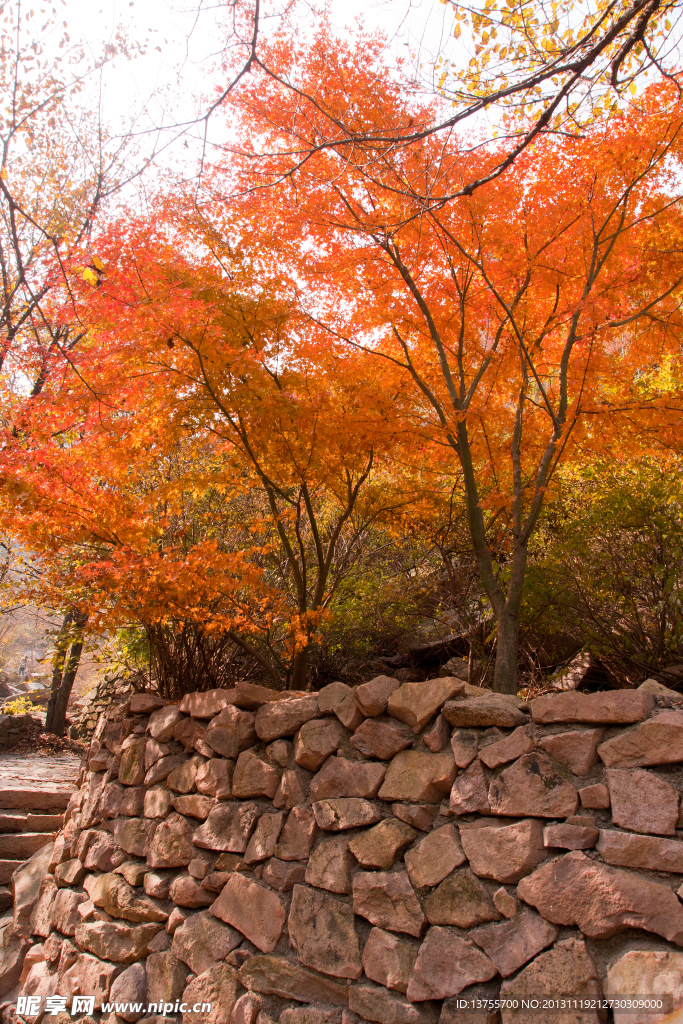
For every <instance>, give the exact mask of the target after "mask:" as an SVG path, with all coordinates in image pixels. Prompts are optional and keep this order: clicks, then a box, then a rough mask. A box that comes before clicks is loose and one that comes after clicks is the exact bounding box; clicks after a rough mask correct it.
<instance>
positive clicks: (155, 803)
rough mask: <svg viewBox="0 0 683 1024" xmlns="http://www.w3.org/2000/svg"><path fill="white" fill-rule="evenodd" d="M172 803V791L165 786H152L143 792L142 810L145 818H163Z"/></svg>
mask: <svg viewBox="0 0 683 1024" xmlns="http://www.w3.org/2000/svg"><path fill="white" fill-rule="evenodd" d="M172 803H173V793H172V791H171V790H170V789H166V787H165V786H152V787H151V788H150V789H148V790H147V792H146V793H145V800H144V803H143V805H142V812H143V814H144V816H145V817H146V818H165V817H166V815H167V814H168V812H169V811H170V809H171V805H172Z"/></svg>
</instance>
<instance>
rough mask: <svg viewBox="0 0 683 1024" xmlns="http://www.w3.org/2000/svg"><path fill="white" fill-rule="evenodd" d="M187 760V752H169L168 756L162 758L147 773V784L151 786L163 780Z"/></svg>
mask: <svg viewBox="0 0 683 1024" xmlns="http://www.w3.org/2000/svg"><path fill="white" fill-rule="evenodd" d="M186 760H187V755H186V754H169V755H168V757H162V758H160V759H159V760H158V761H157V762H156V764H153V765H152V767H151V768H150V769H149V771H148V772H147V773H146V774H145V786H146V787H149V786H153V785H154V784H155V783H156V782H163V780H164V779H167V778H168V776H169V775H170V774H171V772H172V771H173V770H174V769H175V768H178V767H179V766H180V765H182V764H184V763H185V761H186Z"/></svg>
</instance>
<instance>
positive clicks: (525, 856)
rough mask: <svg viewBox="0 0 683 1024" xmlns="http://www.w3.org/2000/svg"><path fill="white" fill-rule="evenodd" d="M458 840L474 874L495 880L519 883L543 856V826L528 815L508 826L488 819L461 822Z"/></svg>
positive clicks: (544, 855)
mask: <svg viewBox="0 0 683 1024" xmlns="http://www.w3.org/2000/svg"><path fill="white" fill-rule="evenodd" d="M460 842H461V843H462V848H463V850H464V851H465V854H466V855H467V859H468V860H469V862H470V865H471V867H472V870H473V871H474V873H475V874H477V875H480V876H481V877H482V878H494V879H495V880H496V882H518V881H519V879H520V878H523V877H524V875H528V874H529V872H530V871H533V869H534V868H535V867H536V865H537V864H539V863H540V862H541V861H542V860H544V859H545V857H546V850H545V847H544V846H543V826H542V824H541V822H540V821H534V820H533V819H529V818H527V819H526V820H524V821H515V822H513V823H512V824H511V825H506V824H505V823H504V822H500V823H499V822H497V821H496V820H495V819H491V818H489V819H488V820H486V819H482V820H480V821H476V822H470V823H468V824H465V823H462V824H461V825H460Z"/></svg>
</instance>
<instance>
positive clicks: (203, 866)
mask: <svg viewBox="0 0 683 1024" xmlns="http://www.w3.org/2000/svg"><path fill="white" fill-rule="evenodd" d="M217 859H218V858H217V856H216V854H215V853H212V852H210V851H209V850H197V851H196V853H195V855H194V856H193V858H192V860H191V861H190V863H189V864H188V865H187V870H188V871H189V873H190V874H191V875H192V877H193V878H196V879H197V881H198V882H201V880H202V878H206V876H207V875H210V874H211V872H212V871H213V869H214V867H215V865H216V860H217Z"/></svg>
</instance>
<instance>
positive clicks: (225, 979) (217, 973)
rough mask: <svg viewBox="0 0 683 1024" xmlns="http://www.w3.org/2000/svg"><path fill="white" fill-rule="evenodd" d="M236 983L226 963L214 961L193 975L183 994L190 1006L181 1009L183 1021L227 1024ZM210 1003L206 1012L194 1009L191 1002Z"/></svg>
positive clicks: (194, 1004)
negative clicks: (213, 964)
mask: <svg viewBox="0 0 683 1024" xmlns="http://www.w3.org/2000/svg"><path fill="white" fill-rule="evenodd" d="M238 990H239V985H238V981H237V973H236V971H235V969H234V968H233V967H230V966H229V965H228V964H216V965H215V966H214V967H210V968H209V969H208V971H204V973H203V974H200V975H199V976H198V977H196V978H193V979H192V981H191V982H190V984H189V985H188V986H187V988H186V989H185V991H184V992H183V995H182V1001H183V1003H184V1004H185V1005H186V1006H187V1007H188V1008H189V1009H188V1010H186V1011H185V1012H183V1024H228V1022H229V1021H230V1018H231V1016H232V1011H233V1009H234V1006H235V1003H236V1002H237V993H238ZM202 1004H203V1005H205V1006H210V1007H211V1009H210V1010H209V1011H208V1012H207V1011H206V1010H201V1011H200V1012H198V1013H197V1012H194V1011H193V1009H192V1007H193V1006H200V1007H201V1006H202Z"/></svg>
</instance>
